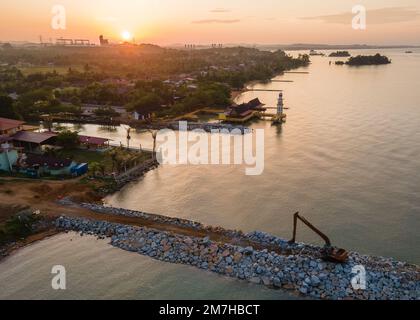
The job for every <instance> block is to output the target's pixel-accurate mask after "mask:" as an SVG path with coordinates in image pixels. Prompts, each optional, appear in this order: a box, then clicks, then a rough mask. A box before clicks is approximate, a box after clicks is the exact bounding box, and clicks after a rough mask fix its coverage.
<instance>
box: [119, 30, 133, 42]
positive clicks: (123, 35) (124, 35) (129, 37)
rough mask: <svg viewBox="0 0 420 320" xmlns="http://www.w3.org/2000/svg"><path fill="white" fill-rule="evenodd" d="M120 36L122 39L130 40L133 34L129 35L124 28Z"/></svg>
mask: <svg viewBox="0 0 420 320" xmlns="http://www.w3.org/2000/svg"><path fill="white" fill-rule="evenodd" d="M121 37H122V38H123V40H124V41H131V40H132V39H133V36H132V35H131V33H130V32H129V31H127V30H124V31H123V32H122V33H121Z"/></svg>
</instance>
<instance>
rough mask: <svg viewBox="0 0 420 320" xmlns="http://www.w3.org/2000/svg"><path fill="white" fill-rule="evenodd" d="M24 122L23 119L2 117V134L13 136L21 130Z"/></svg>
mask: <svg viewBox="0 0 420 320" xmlns="http://www.w3.org/2000/svg"><path fill="white" fill-rule="evenodd" d="M23 124H24V122H23V121H19V120H13V119H6V118H0V136H11V135H13V134H15V133H16V132H19V131H21V130H22V127H23Z"/></svg>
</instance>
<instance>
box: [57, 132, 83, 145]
mask: <svg viewBox="0 0 420 320" xmlns="http://www.w3.org/2000/svg"><path fill="white" fill-rule="evenodd" d="M57 144H58V145H59V146H62V147H63V148H65V149H72V148H75V147H77V146H78V145H79V144H80V140H79V136H78V134H77V132H76V131H70V130H65V131H62V132H60V133H59V134H58V135H57Z"/></svg>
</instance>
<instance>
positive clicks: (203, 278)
mask: <svg viewBox="0 0 420 320" xmlns="http://www.w3.org/2000/svg"><path fill="white" fill-rule="evenodd" d="M377 51H379V52H381V53H383V54H386V55H387V56H389V57H390V58H391V59H392V61H393V63H392V64H391V65H385V66H366V67H348V66H335V65H334V64H332V65H329V61H330V60H331V61H335V60H339V59H333V58H327V57H312V58H311V59H312V62H313V63H312V64H311V65H310V66H309V67H308V68H305V69H301V70H299V71H307V72H309V73H308V74H285V75H284V76H281V77H278V79H283V80H293V82H288V83H286V82H273V83H269V84H264V85H262V84H256V85H254V87H255V88H267V89H283V90H284V97H285V105H286V107H288V108H290V109H288V110H286V113H287V122H286V123H285V124H284V125H283V126H282V127H274V126H271V124H270V123H269V122H264V121H258V122H254V123H252V124H251V127H252V128H254V129H256V128H263V129H264V130H265V169H264V172H263V174H262V175H260V176H246V175H245V174H244V167H243V166H169V165H164V166H161V167H159V168H158V169H157V170H154V171H152V172H149V173H148V174H146V176H145V177H144V178H143V179H142V180H140V181H138V182H136V183H133V184H130V185H128V186H127V187H126V188H125V189H123V190H122V191H121V192H119V193H117V194H115V195H113V196H110V197H108V198H107V199H106V203H107V204H109V205H112V206H118V207H124V208H130V209H138V210H143V211H147V212H151V213H159V214H164V215H170V216H177V217H182V218H188V219H193V220H197V221H201V222H203V223H205V224H212V225H222V226H224V227H227V228H235V229H242V230H244V231H252V230H261V231H266V232H270V233H273V234H276V235H279V236H282V237H285V238H289V237H290V236H291V232H292V214H293V213H294V212H296V211H300V212H301V213H302V215H304V216H305V217H307V218H308V219H309V220H310V221H311V222H313V223H314V224H315V225H316V226H318V227H319V228H320V229H321V230H323V231H324V232H325V233H326V234H327V235H329V236H330V238H331V240H332V242H333V244H335V245H337V246H340V247H343V248H346V249H349V250H357V251H359V252H362V253H366V254H373V255H382V256H392V257H395V258H397V259H400V260H404V261H408V262H412V263H417V264H419V263H420V250H418V248H419V247H420V232H419V230H420V183H419V181H420V180H419V176H420V90H419V88H420V74H419V72H418V71H419V70H420V50H418V49H417V50H414V53H413V54H405V53H404V51H405V50H404V49H398V50H397V49H395V50H373V51H370V50H364V51H359V52H357V51H351V50H350V52H351V53H352V54H357V53H361V54H368V53H376V52H377ZM293 54H297V53H293ZM255 97H258V98H259V99H260V100H261V101H262V102H263V103H265V104H266V105H267V106H275V105H276V99H277V93H276V92H247V93H244V94H243V95H241V96H240V97H238V102H242V101H249V100H250V99H253V98H255ZM78 129H79V130H81V132H83V133H85V134H90V135H95V136H102V137H109V138H112V139H113V140H114V143H117V144H118V143H119V142H120V141H121V142H122V143H125V138H124V137H125V132H124V129H123V128H117V130H116V131H114V132H109V131H107V130H106V129H104V128H101V127H99V126H96V125H84V126H79V127H78ZM140 144H141V145H142V146H143V147H150V146H151V139H150V134H147V133H138V134H136V133H133V134H132V140H131V145H132V146H140ZM68 237H69V235H60V236H58V237H54V238H52V239H48V240H45V241H43V242H41V243H38V244H35V245H33V246H30V247H28V248H25V249H23V250H21V251H19V252H18V253H17V254H16V255H15V256H12V257H10V258H9V259H7V260H6V261H5V262H3V263H1V264H0V287H1V288H2V289H3V288H6V290H1V292H0V297H8V296H13V297H38V298H44V297H60V296H59V294H57V293H55V292H51V290H50V289H49V288H46V289H45V288H44V287H42V286H43V285H44V286H45V283H43V282H45V281H46V279H50V278H49V274H48V270H47V269H48V268H50V266H49V265H50V264H51V263H52V262H53V261H57V264H60V263H61V262H60V261H61V260H62V259H64V258H65V259H66V260H65V262H66V263H68V264H69V265H71V268H72V271H71V273H69V274H71V275H72V277H73V279H74V280H73V281H74V283H75V284H74V286H73V287H72V291H70V290H69V293H68V295H69V296H66V297H81V298H96V297H98V298H106V297H111V298H191V297H195V298H256V297H258V298H277V299H278V298H289V297H290V296H289V295H286V294H284V293H283V292H280V291H267V290H263V289H259V288H256V287H252V286H251V287H250V286H249V285H248V284H242V283H240V282H237V281H232V280H229V279H225V278H223V277H218V276H215V275H212V274H208V273H205V272H202V271H199V270H195V269H192V268H189V267H185V266H175V265H168V264H164V263H160V262H156V261H153V260H151V259H149V258H145V257H142V256H139V255H136V254H135V255H132V254H129V253H126V252H124V251H122V250H117V249H114V248H111V247H110V246H107V245H106V244H104V243H103V242H101V241H96V240H89V241H88V240H85V239H82V240H80V239H79V240H76V239H73V241H72V242H70V241H69V239H68ZM298 239H299V240H302V241H306V242H313V243H322V242H320V239H318V238H317V236H316V235H315V234H313V233H312V232H311V231H310V230H308V229H306V228H305V227H304V226H301V227H300V228H299V229H298ZM56 257H58V258H57V259H55V258H56ZM60 257H62V258H60ZM47 267H48V268H47ZM44 269H45V270H44ZM45 272H47V274H46V275H45ZM22 274H24V276H22ZM13 277H15V278H16V281H15V282H14V284H13V283H9V279H11V278H13ZM69 277H70V276H69ZM132 279H134V280H133V281H131V280H132ZM41 282H42V283H41ZM76 283H77V286H76ZM42 288H44V289H42ZM145 288H147V290H146V289H145Z"/></svg>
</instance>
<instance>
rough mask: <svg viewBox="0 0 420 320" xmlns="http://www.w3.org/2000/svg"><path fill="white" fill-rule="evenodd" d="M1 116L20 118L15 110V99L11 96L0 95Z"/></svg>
mask: <svg viewBox="0 0 420 320" xmlns="http://www.w3.org/2000/svg"><path fill="white" fill-rule="evenodd" d="M0 117H2V118H9V119H18V118H19V116H18V114H17V112H16V110H15V106H14V103H13V99H12V98H10V97H9V96H0Z"/></svg>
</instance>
